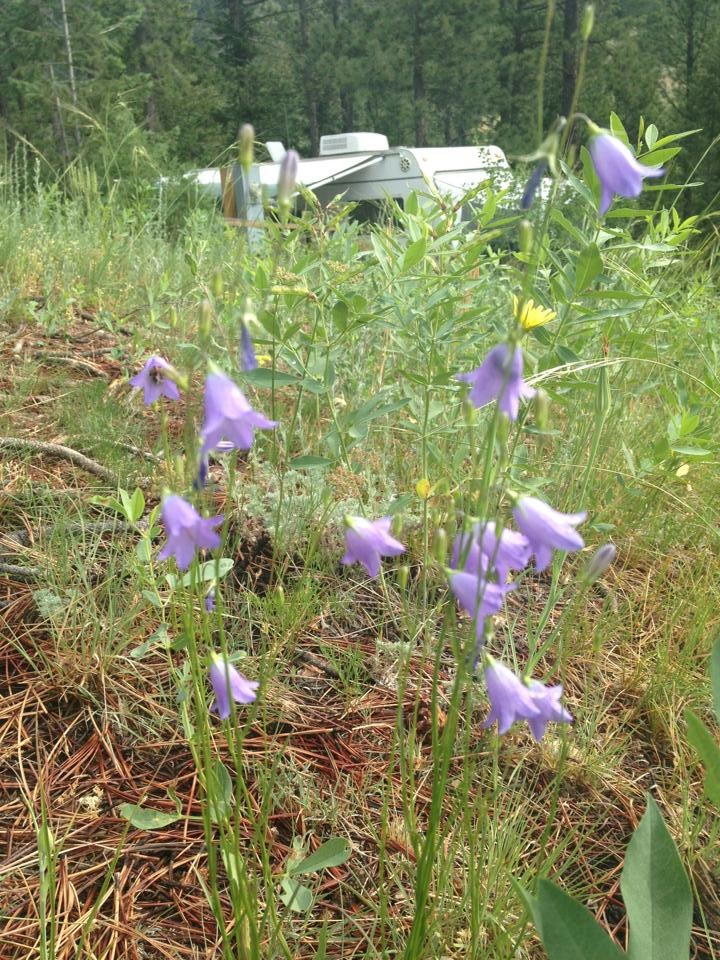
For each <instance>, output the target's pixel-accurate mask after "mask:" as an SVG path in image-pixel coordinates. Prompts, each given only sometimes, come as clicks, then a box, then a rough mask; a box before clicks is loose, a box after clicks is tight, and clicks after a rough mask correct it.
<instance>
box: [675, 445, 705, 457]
mask: <svg viewBox="0 0 720 960" xmlns="http://www.w3.org/2000/svg"><path fill="white" fill-rule="evenodd" d="M670 449H671V450H672V452H673V453H679V454H681V455H682V456H683V457H709V456H710V450H706V449H705V448H704V447H689V446H685V445H684V444H675V443H671V444H670Z"/></svg>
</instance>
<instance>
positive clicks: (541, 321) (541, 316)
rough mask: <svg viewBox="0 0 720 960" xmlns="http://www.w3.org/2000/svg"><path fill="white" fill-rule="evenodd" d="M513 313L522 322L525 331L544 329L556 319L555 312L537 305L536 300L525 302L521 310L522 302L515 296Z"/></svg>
mask: <svg viewBox="0 0 720 960" xmlns="http://www.w3.org/2000/svg"><path fill="white" fill-rule="evenodd" d="M513 312H514V314H515V316H516V317H517V318H518V320H519V321H520V326H521V327H522V328H523V330H532V329H533V327H542V326H544V325H545V324H546V323H550V321H551V320H554V319H555V317H556V313H555V311H554V310H548V309H547V307H542V306H540V304H537V305H536V304H535V301H534V300H524V301H523V302H522V309H521V308H520V300H519V299H518V297H516V296H515V294H513Z"/></svg>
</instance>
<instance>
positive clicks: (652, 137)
mask: <svg viewBox="0 0 720 960" xmlns="http://www.w3.org/2000/svg"><path fill="white" fill-rule="evenodd" d="M657 138H658V128H657V127H656V126H655V124H654V123H651V124H650V126H649V127H648V128H647V130H646V131H645V143H646V144H647V148H648V150H652V148H653V147H654V146H655V144H656V143H657Z"/></svg>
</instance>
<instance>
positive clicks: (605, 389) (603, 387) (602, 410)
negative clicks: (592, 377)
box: [595, 367, 612, 420]
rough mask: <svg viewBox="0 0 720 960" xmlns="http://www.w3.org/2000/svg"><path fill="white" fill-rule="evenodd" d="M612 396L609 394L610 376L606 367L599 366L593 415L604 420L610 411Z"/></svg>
mask: <svg viewBox="0 0 720 960" xmlns="http://www.w3.org/2000/svg"><path fill="white" fill-rule="evenodd" d="M611 404H612V396H611V395H610V377H609V375H608V368H607V367H600V373H599V375H598V382H597V388H596V390H595V415H596V417H598V418H600V419H602V420H604V419H605V417H606V416H607V415H608V413H609V412H610V406H611Z"/></svg>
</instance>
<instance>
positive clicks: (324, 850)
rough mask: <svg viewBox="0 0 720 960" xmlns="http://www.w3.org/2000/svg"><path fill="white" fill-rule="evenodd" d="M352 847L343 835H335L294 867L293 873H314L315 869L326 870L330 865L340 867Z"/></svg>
mask: <svg viewBox="0 0 720 960" xmlns="http://www.w3.org/2000/svg"><path fill="white" fill-rule="evenodd" d="M351 853H352V847H351V846H350V844H349V842H348V841H347V840H345V839H343V838H342V837H333V838H332V839H331V840H326V841H325V843H323V844H321V845H320V846H319V847H318V848H317V850H316V851H315V853H311V854H310V856H309V857H305V859H304V860H301V861H300V863H298V864H297V866H295V867H293V873H313V871H315V870H326V869H327V868H328V867H339V866H340V864H341V863H345V861H346V860H347V859H348V857H349V856H350V854H351Z"/></svg>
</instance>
